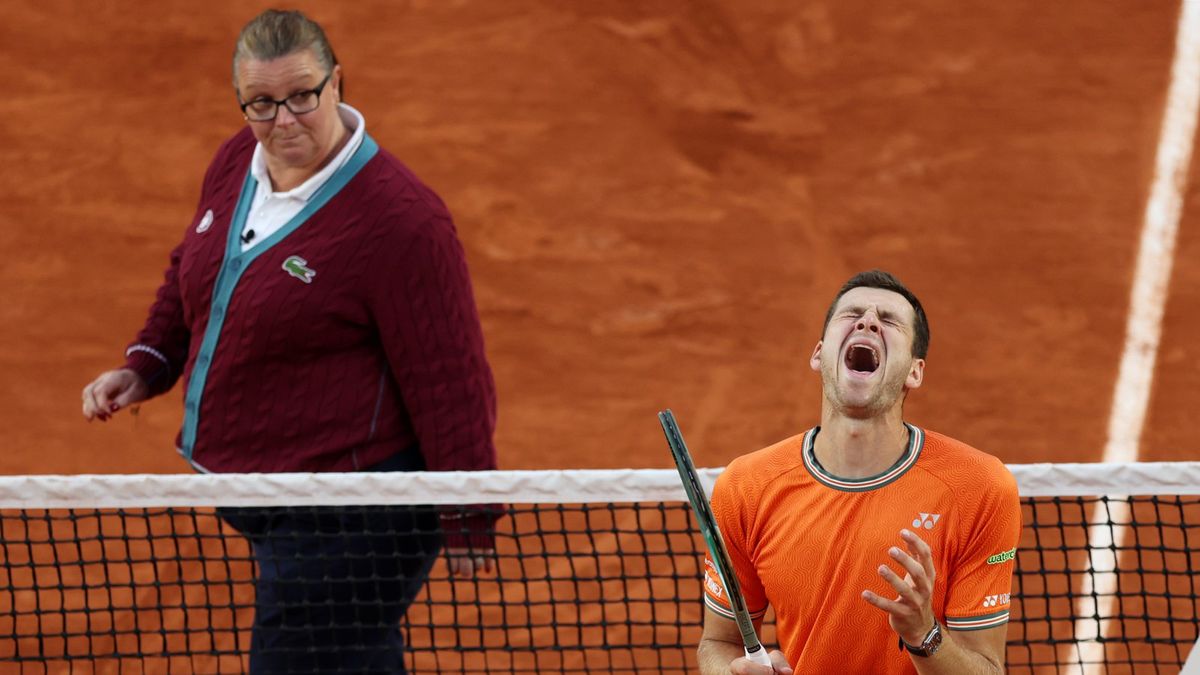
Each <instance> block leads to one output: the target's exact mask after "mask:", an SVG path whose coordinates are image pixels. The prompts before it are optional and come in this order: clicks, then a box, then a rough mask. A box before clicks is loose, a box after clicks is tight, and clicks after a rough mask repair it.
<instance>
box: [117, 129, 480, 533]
mask: <svg viewBox="0 0 1200 675" xmlns="http://www.w3.org/2000/svg"><path fill="white" fill-rule="evenodd" d="M254 147H255V140H254V137H253V135H252V134H251V133H250V130H249V129H248V128H246V129H243V130H242V131H241V132H240V133H238V134H236V135H235V136H233V137H232V138H230V139H229V140H228V141H226V142H225V143H224V144H223V145H222V147H221V148H220V150H219V151H218V152H217V155H216V157H215V158H214V160H213V162H212V164H211V166H210V167H209V169H208V172H207V174H206V176H205V179H204V186H203V189H202V193H201V197H200V204H199V206H198V208H197V210H196V215H195V217H194V219H193V221H192V224H191V226H189V228H188V230H187V232H186V234H185V236H184V239H183V242H182V243H181V244H180V245H179V246H178V247H177V248H176V249H175V250H174V251H173V252H172V253H171V262H170V266H169V267H168V268H167V271H166V278H165V280H164V282H163V284H162V286H161V287H160V288H159V290H158V296H157V299H156V300H155V302H154V303H153V305H152V306H151V308H150V313H149V318H148V319H147V321H146V324H145V326H144V328H143V329H142V330H141V332H140V333H139V334H138V336H137V339H136V341H135V342H134V343H133V344H132V345H131V346H130V349H129V351H128V352H127V357H126V367H128V368H131V369H133V370H134V371H136V372H137V373H138V374H139V375H141V376H142V377H143V378H144V379H145V381H146V382H147V383H148V384H149V385H150V389H151V395H158V394H162V393H163V392H165V391H167V390H168V389H170V388H171V387H172V386H173V385H174V384H175V382H176V381H177V380H178V379H179V378H180V377H181V376H182V378H183V379H184V382H185V383H186V382H188V381H189V379H190V378H191V376H192V375H193V373H195V372H197V371H196V368H197V355H198V354H200V355H201V358H200V364H199V366H200V368H201V369H202V370H205V369H206V372H207V376H206V377H207V379H206V380H205V381H204V387H203V390H202V393H201V397H200V400H199V401H198V406H197V409H196V411H195V412H193V411H192V410H190V409H189V410H188V411H186V412H185V414H187V415H198V417H196V419H195V420H194V422H195V424H196V431H195V442H194V445H193V446H192V448H191V450H192V452H191V456H190V457H187V459H188V460H189V461H190V462H192V464H193V465H194V466H195V467H196V468H197V469H200V470H202V471H213V472H281V471H353V470H356V469H360V468H365V467H369V466H371V465H373V464H377V463H379V462H380V461H382V460H384V459H387V458H389V457H391V456H393V455H395V454H397V453H400V452H404V451H406V450H411V448H413V447H414V446H415V447H419V449H420V452H421V454H422V456H423V459H424V464H425V468H426V469H427V470H430V471H454V470H487V469H495V468H496V451H495V446H494V445H493V440H492V434H493V430H494V428H495V420H496V396H495V385H494V383H493V379H492V373H491V370H490V368H489V366H488V363H487V359H486V357H485V354H484V345H483V334H482V330H481V328H480V323H479V315H478V312H477V310H476V307H475V300H474V296H473V294H472V292H471V284H470V278H469V277H468V274H467V266H466V260H465V256H464V253H463V249H462V245H461V244H460V243H459V240H458V238H457V234H456V231H455V228H454V223H453V221H452V220H451V218H450V214H449V213H448V212H447V210H446V207H445V205H444V204H443V203H442V201H441V200H440V199H439V198H438V197H437V195H435V194H434V193H433V192H432V191H431V190H430V189H429V188H427V187H426V186H425V185H423V184H422V183H421V182H420V181H419V180H418V179H417V178H416V177H415V176H414V175H413V174H412V173H411V172H410V171H409V170H408V169H407V168H406V167H405V166H404V165H403V164H401V163H400V162H399V161H398V160H397V159H396V158H395V157H393V156H392V155H391V154H389V153H387V152H386V151H384V150H382V149H380V150H379V151H378V153H377V154H376V155H375V156H374V157H373V158H372V159H370V160H369V161H368V162H367V164H366V165H365V166H364V167H363V168H362V169H361V170H360V171H359V173H358V174H357V175H355V176H354V178H352V179H351V180H350V182H349V183H347V184H346V185H345V186H344V187H343V188H342V189H341V190H340V191H339V192H338V193H337V194H336V195H335V196H334V197H333V198H332V199H331V200H330V201H329V202H328V203H327V204H325V206H323V207H322V208H320V209H319V210H318V211H316V212H315V213H314V214H313V215H312V216H311V217H310V218H308V220H307V221H305V222H304V223H303V224H302V225H300V227H299V228H298V229H296V230H295V231H293V232H292V233H291V234H289V235H287V236H286V237H285V238H283V239H282V240H280V241H278V242H277V243H275V244H274V245H270V248H269V249H268V250H265V251H264V252H262V253H261V254H260V255H258V257H257V258H256V259H254V260H253V262H252V263H250V264H249V266H248V267H246V269H245V270H243V271H242V274H241V277H240V278H239V280H238V282H237V285H236V287H234V290H233V294H232V296H230V297H229V299H228V306H227V307H221V306H220V304H219V303H218V306H217V307H216V308H214V307H213V295H214V294H213V291H214V284H215V282H216V280H217V274H218V272H219V271H220V268H221V265H222V262H223V260H224V258H225V251H226V240H227V237H228V234H229V228H230V224H231V220H232V218H233V214H234V210H235V206H236V204H237V201H238V196H239V193H240V191H241V188H242V184H243V181H244V180H245V178H246V174H247V171H248V170H249V166H250V158H251V155H252V153H253V151H254ZM210 211H211V216H209V215H207V214H208V213H209V212H210ZM268 245H269V243H268V242H266V241H264V242H263V243H260V244H259V246H260V247H261V246H268ZM294 256H298V257H299V258H301V259H303V261H304V266H305V267H306V268H307V269H308V270H311V271H312V272H313V274H312V275H311V277H310V278H309V279H308V281H307V282H306V281H305V280H304V279H302V278H301V277H300V276H297V275H296V274H294V273H289V271H288V269H287V268H285V266H284V263H285V261H286V260H288V259H289V258H293V257H294ZM292 269H293V270H295V265H294V264H293V266H292ZM214 309H216V314H214ZM214 316H218V319H223V323H222V324H221V327H220V332H219V338H218V341H217V343H216V347H215V349H213V350H212V352H211V356H210V357H207V358H206V357H205V355H204V354H203V353H202V352H201V349H200V343H201V338H202V337H203V336H204V334H205V329H206V328H207V326H208V324H209V321H210V320H214ZM185 386H186V385H185ZM181 447H182V444H181ZM186 454H187V453H186V452H185V455H186ZM496 512H497V509H495V508H483V509H480V510H476V511H475V512H474V514H473V515H471V516H468V517H466V518H465V519H464V518H462V517H460V516H457V515H451V514H450V513H449V512H447V513H446V514H445V515H444V516H443V518H444V520H446V522H445V525H446V526H447V545H449V546H463V545H466V544H467V543H470V544H471V545H473V546H482V547H490V546H492V544H493V542H492V539H491V538H490V537H488V536H486V534H484V533H485V532H486V531H487V530H489V529H490V526H491V523H492V522H493V520H494V518H495V514H496ZM464 526H465V531H466V532H470V533H471V535H470V536H469V537H468V536H464V535H463V534H460V533H463V532H464Z"/></svg>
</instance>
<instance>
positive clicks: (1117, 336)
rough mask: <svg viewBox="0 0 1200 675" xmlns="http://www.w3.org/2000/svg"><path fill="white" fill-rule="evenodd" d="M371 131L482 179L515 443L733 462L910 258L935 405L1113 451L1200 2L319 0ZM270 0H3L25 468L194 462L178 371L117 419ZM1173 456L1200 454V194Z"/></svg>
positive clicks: (1, 414)
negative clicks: (1171, 77)
mask: <svg viewBox="0 0 1200 675" xmlns="http://www.w3.org/2000/svg"><path fill="white" fill-rule="evenodd" d="M302 6H303V7H304V8H305V9H307V10H308V11H309V12H310V13H311V14H312V15H313V16H314V17H315V18H317V19H318V20H320V21H321V22H323V24H324V25H325V26H326V28H327V30H328V32H329V34H330V36H331V39H332V41H333V43H334V46H335V48H336V49H337V52H338V55H339V58H340V59H341V61H342V62H343V64H344V68H345V71H346V75H347V98H348V100H349V101H350V102H351V103H353V104H354V105H356V106H358V107H359V108H360V109H361V110H362V111H363V113H364V114H365V115H366V118H367V121H368V129H369V131H370V132H371V133H372V134H373V135H374V136H375V138H376V139H378V140H379V141H380V142H381V144H382V145H384V146H385V147H387V148H389V149H391V150H392V151H393V152H394V153H396V154H397V155H398V156H400V157H401V158H402V159H403V160H405V161H406V162H407V163H409V164H410V165H411V166H412V168H413V169H414V170H415V171H417V173H418V174H419V175H421V176H422V177H423V178H424V179H425V180H426V181H427V182H429V183H430V184H431V185H432V186H434V187H435V188H436V189H437V190H438V191H439V192H440V193H441V194H442V195H443V197H444V198H445V199H446V201H447V202H448V203H449V204H450V206H451V208H452V209H453V211H454V213H455V215H456V218H457V222H458V225H459V228H460V232H461V235H462V239H463V241H464V242H465V245H466V248H467V251H468V255H469V257H470V263H471V267H472V272H473V277H474V281H475V285H476V289H477V295H478V301H479V306H480V310H481V312H482V316H483V320H484V324H485V330H486V334H487V339H488V349H489V354H490V357H491V360H492V363H493V366H494V368H495V371H496V376H497V380H498V386H499V391H500V397H501V398H500V401H501V407H500V413H501V417H500V427H499V432H498V439H497V440H498V443H499V448H500V462H501V466H502V467H504V468H550V467H555V468H557V467H626V466H633V467H664V466H668V465H669V464H668V460H669V457H668V455H667V451H666V448H665V447H664V445H663V443H662V441H661V438H660V434H659V433H658V429H657V423H656V420H655V418H654V413H655V412H656V411H658V410H659V409H661V408H664V407H671V408H673V409H674V410H675V412H676V413H677V415H678V416H679V418H680V420H681V425H682V426H683V428H684V431H685V432H686V433H687V434H688V438H689V441H690V443H691V445H692V446H693V450H694V452H695V454H696V455H697V460H698V463H700V464H704V465H718V464H722V463H724V462H725V461H727V460H728V459H729V458H731V457H733V456H735V455H737V454H740V453H742V452H745V451H748V450H752V449H755V448H757V447H760V446H762V445H765V444H767V443H769V442H772V441H774V440H777V439H779V438H781V437H783V436H785V435H790V434H792V433H795V432H797V431H799V430H801V429H802V428H804V427H806V426H808V425H810V424H812V423H814V422H815V420H816V418H817V411H818V402H819V385H818V382H817V379H816V377H815V375H814V374H812V373H811V372H810V371H809V370H808V369H807V366H806V365H805V360H806V357H807V355H808V353H809V351H810V350H811V348H812V345H813V343H814V342H815V340H816V338H817V337H818V334H819V330H820V319H821V317H822V314H823V310H824V307H825V304H826V303H827V302H828V300H829V298H830V296H831V294H832V293H833V292H834V290H835V289H836V288H837V286H838V285H839V283H840V282H841V281H842V280H843V279H844V278H845V277H847V276H848V275H849V274H851V273H853V272H854V271H857V270H859V269H862V268H867V267H872V266H880V267H884V268H887V269H890V270H893V271H895V272H896V273H897V274H899V275H900V276H901V278H902V279H904V280H905V281H907V282H908V283H909V284H910V285H911V286H912V287H913V288H914V289H915V290H916V291H917V292H918V293H920V294H921V296H922V297H923V299H924V301H925V303H926V305H927V306H928V308H929V313H930V315H931V320H932V327H933V345H932V352H931V354H930V361H929V371H928V377H927V382H926V387H925V388H924V390H922V391H920V392H917V393H916V394H915V395H914V396H913V397H912V398H911V399H910V407H909V412H908V416H909V418H910V419H911V420H912V421H914V422H916V423H918V424H922V425H925V426H928V427H930V428H933V429H938V430H941V431H943V432H946V433H949V434H951V435H954V436H958V437H960V438H963V439H965V440H967V441H969V442H971V443H974V444H976V445H978V446H980V447H982V448H984V449H986V450H989V451H991V452H993V453H995V454H997V455H999V456H1000V457H1001V458H1003V459H1004V460H1005V461H1009V462H1029V461H1047V460H1049V461H1054V460H1057V461H1089V460H1095V459H1098V458H1099V455H1100V452H1101V450H1102V448H1103V445H1104V441H1105V430H1106V427H1107V423H1108V413H1109V408H1110V403H1111V396H1112V390H1113V385H1114V380H1115V375H1116V368H1117V363H1118V359H1119V356H1120V353H1121V348H1122V340H1123V333H1124V322H1125V316H1126V311H1127V305H1128V302H1129V301H1128V295H1129V287H1130V280H1131V278H1132V266H1133V261H1134V257H1135V253H1136V244H1137V236H1138V231H1139V228H1140V223H1141V214H1142V209H1143V208H1144V203H1145V199H1146V196H1147V193H1148V186H1149V181H1150V178H1151V174H1152V166H1153V158H1154V150H1155V143H1156V142H1157V135H1158V126H1159V120H1160V116H1161V108H1162V102H1163V100H1164V97H1165V92H1166V87H1167V80H1168V74H1169V69H1170V59H1171V55H1172V44H1173V37H1174V30H1175V22H1176V14H1177V9H1178V8H1177V5H1176V4H1175V3H1169V2H1167V3H1143V2H1137V1H1135V0H1126V1H1124V2H1114V3H1101V4H1099V5H1097V6H1094V7H1091V8H1089V10H1088V11H1087V12H1078V11H1074V10H1071V9H1068V8H1059V7H1057V6H1054V5H1053V4H1051V5H1046V4H1045V3H1040V2H1032V1H1030V2H1014V3H996V4H994V5H991V6H988V7H986V8H975V9H972V10H970V11H967V10H964V9H962V8H961V7H960V4H959V3H955V2H950V1H948V0H938V1H928V2H922V3H917V4H910V6H908V7H907V8H904V9H897V8H893V9H892V10H889V11H888V12H880V11H878V10H877V9H876V8H875V6H874V5H873V4H872V3H868V2H861V1H860V2H844V1H839V2H829V1H827V2H815V3H805V4H804V5H803V7H798V6H797V5H796V4H795V3H793V2H790V1H788V2H785V1H782V0H781V1H778V2H770V1H766V0H756V1H755V2H751V3H746V2H736V3H734V2H727V3H720V2H709V3H694V2H686V3H685V2H678V1H676V2H665V1H660V2H643V3H626V2H589V3H583V4H578V3H576V4H574V5H570V4H569V5H563V4H562V3H551V2H529V1H514V2H505V3H502V4H496V3H483V2H452V3H451V2H409V3H393V2H374V3H367V2H363V3H352V4H347V5H340V4H335V3H305V4H304V5H302ZM254 11H255V8H254V7H252V6H248V5H246V4H245V3H235V2H206V3H201V4H199V5H197V4H195V3H188V2H162V3H150V2H145V3H105V4H101V5H85V6H80V5H78V4H77V3H69V2H62V1H54V0H51V1H48V2H39V3H35V4H23V5H19V6H13V7H10V8H8V9H7V11H6V15H7V17H6V20H5V21H4V22H0V39H3V42H4V44H5V45H6V46H5V49H4V51H3V53H2V54H0V65H2V66H3V68H4V71H5V72H7V73H9V78H10V86H11V88H12V93H11V95H9V96H8V97H5V100H4V101H3V102H0V109H2V110H3V112H4V114H3V119H4V120H5V125H4V126H5V130H6V133H5V134H4V136H5V137H6V142H5V143H4V144H3V147H0V166H2V167H3V168H2V169H0V171H3V177H4V183H5V185H6V186H7V187H6V190H5V194H4V196H3V197H2V198H0V209H2V211H0V217H2V218H3V221H4V223H3V228H2V229H0V250H3V251H4V253H5V262H4V264H3V265H0V282H2V283H3V284H4V285H5V286H6V287H7V288H8V289H9V292H8V293H7V294H6V300H5V301H4V302H3V303H0V367H2V368H3V371H4V373H5V376H4V378H3V382H4V386H3V388H0V424H3V427H4V428H5V430H6V437H7V440H6V442H5V451H4V452H3V453H0V472H3V473H58V472H63V473H76V472H179V471H186V470H187V468H186V466H184V465H183V464H182V462H181V461H180V460H179V459H178V458H177V457H176V456H175V454H174V452H173V440H174V435H175V432H176V429H177V427H178V423H179V419H180V405H179V398H178V394H177V393H175V394H171V395H168V396H167V397H165V398H164V399H162V400H159V401H154V402H151V403H149V404H147V405H146V406H144V407H143V408H142V411H141V414H140V416H139V417H138V418H137V419H136V420H134V419H133V418H131V417H130V416H128V415H122V416H121V417H120V418H119V419H117V420H116V421H114V422H111V423H109V424H107V425H98V424H97V425H92V426H91V427H89V426H88V425H87V424H86V423H85V422H83V420H82V419H81V417H80V416H79V414H78V410H77V409H78V407H79V406H78V398H79V390H80V388H81V387H82V386H83V384H85V383H86V382H87V381H89V379H90V378H91V377H93V376H94V375H95V374H96V373H98V372H99V371H101V370H102V369H105V368H107V367H111V366H113V365H115V364H117V363H119V362H120V354H121V351H122V349H123V347H124V345H125V344H126V343H127V342H128V341H129V340H130V339H131V338H132V336H133V335H134V333H135V332H136V330H137V329H138V327H139V326H140V324H141V322H142V320H143V318H144V312H145V310H146V307H147V306H148V304H149V302H150V300H151V298H152V294H153V292H154V289H155V287H156V286H157V284H158V282H159V280H160V278H161V272H162V269H163V267H164V265H165V262H166V257H167V253H168V251H169V250H170V248H171V247H172V246H173V245H174V244H175V242H176V241H177V240H178V239H179V237H180V236H181V233H182V228H183V227H185V226H186V224H187V223H188V220H189V218H190V216H191V214H192V210H193V208H194V200H195V199H196V197H197V194H198V189H199V184H200V179H201V177H202V174H203V171H204V169H205V167H206V165H207V162H208V159H209V158H210V156H211V153H212V152H213V150H214V149H215V147H216V146H217V144H218V143H219V142H220V141H221V140H222V139H223V138H224V137H226V136H227V135H229V134H231V133H232V132H234V131H235V130H236V129H237V128H238V126H239V124H240V118H239V116H238V114H237V110H236V108H235V106H234V100H233V93H232V91H231V89H230V83H229V63H228V61H229V56H230V51H231V44H232V41H233V39H234V36H235V35H236V32H237V30H238V29H239V28H240V26H241V25H242V23H244V21H245V20H247V19H248V17H249V16H250V15H252V14H253V13H254ZM1189 197H1190V198H1189V200H1188V202H1187V204H1186V206H1185V221H1184V223H1183V226H1182V236H1181V242H1180V244H1181V246H1180V250H1179V258H1178V260H1179V263H1178V264H1177V265H1176V271H1175V275H1174V282H1173V283H1172V285H1171V298H1170V302H1169V304H1168V309H1167V320H1166V325H1165V326H1164V336H1163V337H1164V340H1163V347H1162V356H1161V359H1160V362H1159V367H1158V371H1159V372H1158V376H1157V377H1156V380H1155V389H1154V396H1153V401H1152V407H1151V411H1150V415H1149V425H1148V430H1147V435H1146V442H1145V450H1144V455H1145V456H1146V457H1147V458H1151V459H1184V458H1190V457H1192V456H1194V450H1195V444H1194V441H1193V440H1192V439H1193V438H1194V428H1195V425H1194V423H1191V422H1192V420H1190V419H1189V418H1188V415H1189V413H1190V411H1193V410H1195V409H1197V408H1198V407H1200V388H1197V387H1196V386H1195V382H1196V381H1197V375H1198V374H1200V366H1198V365H1197V364H1200V359H1197V358H1196V356H1197V354H1196V346H1195V344H1194V340H1193V339H1192V335H1193V333H1194V330H1195V328H1196V327H1197V318H1196V314H1195V312H1194V307H1195V306H1197V303H1196V301H1197V297H1196V288H1198V287H1200V285H1198V284H1197V281H1198V280H1197V277H1196V274H1197V273H1196V271H1195V268H1194V266H1191V265H1189V264H1187V261H1188V260H1192V259H1195V257H1196V254H1197V252H1198V249H1197V239H1196V235H1195V234H1194V232H1195V230H1196V228H1195V226H1194V220H1193V219H1194V218H1195V217H1196V215H1195V214H1196V213H1197V212H1200V210H1198V209H1196V208H1193V207H1194V206H1196V204H1197V198H1196V197H1195V190H1194V189H1193V190H1192V191H1191V192H1189Z"/></svg>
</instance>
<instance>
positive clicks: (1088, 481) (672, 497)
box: [0, 462, 1200, 509]
mask: <svg viewBox="0 0 1200 675" xmlns="http://www.w3.org/2000/svg"><path fill="white" fill-rule="evenodd" d="M1008 468H1009V469H1010V470H1011V471H1012V472H1013V475H1014V476H1015V477H1016V479H1017V484H1018V486H1019V488H1020V492H1021V495H1022V496H1023V497H1070V496H1100V495H1198V494H1200V462H1132V463H1107V462H1099V463H1091V464H1012V465H1009V466H1008ZM698 473H699V476H700V480H701V482H702V483H703V484H704V487H705V490H706V491H709V492H711V490H712V485H713V483H714V482H715V481H716V477H717V476H718V475H719V474H720V473H721V469H719V468H709V469H699V470H698ZM686 500H687V494H686V493H685V492H684V489H683V486H682V485H681V484H680V481H679V474H678V473H677V472H676V471H675V470H674V469H574V470H556V471H554V470H527V471H446V472H411V473H273V474H137V475H110V474H81V475H71V476H61V475H42V476H0V508H20V509H26V508H151V507H196V506H213V505H225V506H272V505H282V504H287V505H291V506H316V505H323V506H338V505H350V504H363V503H370V504H433V505H453V504H462V503H464V501H466V502H470V503H478V504H486V503H507V504H580V503H630V502H683V501H686Z"/></svg>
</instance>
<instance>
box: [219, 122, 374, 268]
mask: <svg viewBox="0 0 1200 675" xmlns="http://www.w3.org/2000/svg"><path fill="white" fill-rule="evenodd" d="M338 115H339V116H340V117H341V118H342V123H343V124H345V125H346V126H347V128H349V129H350V130H351V132H352V133H351V136H350V140H349V142H347V143H346V145H345V147H343V148H342V149H341V151H340V152H338V154H337V156H336V157H334V158H333V161H331V162H329V163H328V164H326V165H325V168H323V169H321V170H320V171H318V172H317V173H316V174H314V175H313V176H312V178H309V179H308V180H306V181H304V182H303V183H301V184H300V185H299V186H297V187H295V188H292V189H291V190H288V191H287V192H275V191H273V190H272V189H271V176H270V175H269V174H268V173H267V158H266V155H265V151H264V150H263V146H262V143H259V144H258V145H257V146H255V148H254V157H253V158H251V160H250V174H251V175H252V176H254V179H255V181H257V187H255V189H254V200H253V201H252V202H251V204H250V214H249V215H248V216H246V225H245V226H244V227H243V228H242V234H241V238H242V250H243V251H246V250H249V249H251V248H253V247H254V246H256V245H258V243H259V242H261V241H265V240H266V239H267V237H270V236H271V235H272V234H275V232H276V231H277V230H278V229H279V228H281V227H283V226H284V225H285V224H286V223H287V222H288V221H289V220H291V219H292V218H294V217H295V215H296V214H297V213H300V209H303V208H304V205H305V204H307V203H308V200H309V199H311V198H312V196H313V195H314V194H316V192H317V190H319V189H321V186H322V185H324V184H325V182H326V181H328V180H329V178H330V176H332V175H333V174H334V172H335V171H337V170H338V169H340V168H341V167H342V165H343V164H345V163H346V162H347V161H348V160H349V159H350V157H351V155H353V154H354V152H355V151H356V150H358V146H360V145H362V141H363V136H364V134H365V133H366V127H367V123H366V120H364V119H363V116H362V113H360V112H358V111H357V110H355V109H354V108H351V107H350V106H348V105H346V104H345V103H339V104H338Z"/></svg>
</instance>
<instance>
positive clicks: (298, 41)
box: [233, 9, 341, 94]
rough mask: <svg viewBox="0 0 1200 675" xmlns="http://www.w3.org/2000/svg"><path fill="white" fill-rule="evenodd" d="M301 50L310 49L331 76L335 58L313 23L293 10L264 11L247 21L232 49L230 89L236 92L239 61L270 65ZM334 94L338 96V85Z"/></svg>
mask: <svg viewBox="0 0 1200 675" xmlns="http://www.w3.org/2000/svg"><path fill="white" fill-rule="evenodd" d="M303 49H311V50H312V52H313V55H314V56H316V57H317V61H318V62H319V63H320V64H321V66H322V67H323V68H324V69H325V71H326V72H331V71H332V70H333V67H334V66H336V65H337V63H338V61H337V56H335V55H334V53H333V47H331V46H330V45H329V40H328V39H327V38H326V37H325V31H324V30H322V29H321V26H320V25H319V24H317V22H315V21H313V20H312V19H309V18H308V17H307V16H304V14H302V13H301V12H299V11H297V10H278V9H268V10H267V11H265V12H263V13H262V14H259V15H258V16H256V17H254V18H253V19H251V20H250V23H248V24H246V26H245V27H244V28H242V32H241V33H240V34H239V35H238V39H237V44H236V45H235V46H234V48H233V86H234V88H235V89H236V88H237V71H238V64H239V63H241V62H242V60H243V59H247V58H249V59H257V60H259V61H270V60H272V59H277V58H279V57H281V56H287V55H288V54H291V53H293V52H297V51H300V50H303ZM338 89H339V91H338V93H339V94H341V91H340V90H341V86H340V83H339V87H338Z"/></svg>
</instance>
